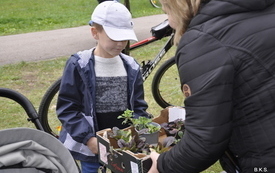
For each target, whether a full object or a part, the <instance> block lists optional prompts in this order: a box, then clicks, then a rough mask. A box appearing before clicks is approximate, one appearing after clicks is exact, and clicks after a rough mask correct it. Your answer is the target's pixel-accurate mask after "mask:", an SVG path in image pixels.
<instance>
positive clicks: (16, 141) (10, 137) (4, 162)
mask: <svg viewBox="0 0 275 173" xmlns="http://www.w3.org/2000/svg"><path fill="white" fill-rule="evenodd" d="M0 97H6V98H9V99H12V100H14V101H16V102H17V103H19V104H20V105H21V106H22V107H23V108H24V110H25V111H26V113H27V115H28V117H29V118H28V120H29V121H32V122H33V123H34V124H35V127H36V128H37V129H32V128H24V127H19V128H11V129H5V130H0V139H1V140H0V173H19V172H20V173H77V172H80V170H79V168H78V165H77V164H76V162H75V160H74V159H73V157H72V156H71V154H70V152H69V151H68V150H67V149H66V148H65V147H64V146H63V144H62V143H61V142H60V141H59V140H58V139H56V138H55V137H53V136H52V135H50V134H48V133H46V132H44V130H43V127H42V126H41V124H40V121H39V120H38V115H37V112H36V110H35V108H34V107H33V105H32V104H31V102H30V101H29V100H28V99H27V98H26V97H25V96H24V95H22V94H20V93H19V92H17V91H14V90H11V89H7V88H0Z"/></svg>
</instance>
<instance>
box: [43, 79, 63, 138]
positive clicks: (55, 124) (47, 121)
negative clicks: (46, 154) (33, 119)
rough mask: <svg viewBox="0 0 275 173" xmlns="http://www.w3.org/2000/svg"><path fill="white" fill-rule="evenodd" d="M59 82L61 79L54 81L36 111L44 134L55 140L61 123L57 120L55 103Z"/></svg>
mask: <svg viewBox="0 0 275 173" xmlns="http://www.w3.org/2000/svg"><path fill="white" fill-rule="evenodd" d="M60 82H61V78H59V79H58V80H56V81H55V82H54V83H53V84H52V85H51V86H50V88H49V89H48V90H47V91H46V93H45V94H44V96H43V98H42V100H41V103H40V106H39V110H38V116H39V120H40V122H41V125H42V127H43V128H44V130H45V132H47V133H49V134H51V135H53V136H55V137H56V138H58V137H59V135H58V134H59V131H60V129H61V122H60V121H59V120H58V118H57V114H56V103H57V96H58V91H59V87H60Z"/></svg>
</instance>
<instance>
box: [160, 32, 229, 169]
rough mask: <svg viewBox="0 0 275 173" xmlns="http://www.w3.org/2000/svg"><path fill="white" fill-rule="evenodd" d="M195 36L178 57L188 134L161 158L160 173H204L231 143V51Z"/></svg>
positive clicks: (187, 38) (210, 39)
mask: <svg viewBox="0 0 275 173" xmlns="http://www.w3.org/2000/svg"><path fill="white" fill-rule="evenodd" d="M194 32H195V31H194ZM192 35H193V36H194V37H195V36H197V37H196V38H192V39H190V38H189V37H188V36H189V35H186V39H185V40H187V41H188V40H189V39H190V40H192V41H188V43H181V44H180V45H179V48H178V51H177V54H176V62H177V65H178V69H179V75H180V79H181V85H182V86H184V87H185V88H184V92H185V93H186V94H187V95H188V94H189V96H188V97H187V98H186V99H185V102H184V103H185V108H186V124H185V128H186V130H185V134H184V136H183V138H182V139H181V141H180V142H179V143H178V144H177V145H175V146H174V147H173V148H172V149H171V150H170V151H168V152H166V153H163V154H161V155H160V156H159V159H158V170H159V172H161V173H166V172H174V173H182V172H188V173H193V172H201V171H203V170H205V169H207V168H208V167H209V166H211V165H212V164H214V163H215V162H216V161H217V160H218V159H219V158H220V157H221V155H222V154H223V153H224V151H225V150H226V148H227V146H228V143H229V138H230V133H231V128H232V127H231V126H232V122H231V121H232V120H231V114H232V110H231V108H232V98H231V96H232V93H233V77H234V67H233V63H232V62H231V57H230V54H229V50H228V48H226V47H225V46H223V45H221V44H220V43H219V42H218V41H216V40H215V39H214V38H212V37H211V36H208V35H200V34H198V33H193V34H192ZM199 35H200V37H199ZM182 41H183V40H182ZM182 44H184V46H183V45H182Z"/></svg>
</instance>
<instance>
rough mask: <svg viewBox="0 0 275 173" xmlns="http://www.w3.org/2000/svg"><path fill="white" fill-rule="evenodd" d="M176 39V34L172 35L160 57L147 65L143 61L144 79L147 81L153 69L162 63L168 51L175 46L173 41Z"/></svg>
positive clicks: (159, 54)
mask: <svg viewBox="0 0 275 173" xmlns="http://www.w3.org/2000/svg"><path fill="white" fill-rule="evenodd" d="M173 38H174V34H172V35H171V37H170V39H169V40H168V41H167V42H166V43H165V45H164V46H163V48H162V49H161V51H160V52H159V53H158V55H157V56H156V57H155V58H154V59H153V60H152V61H148V62H147V63H146V64H145V61H142V62H141V63H142V66H141V69H142V79H143V81H145V80H146V79H147V77H148V76H149V75H150V74H151V72H152V71H153V69H154V68H155V67H156V65H157V64H158V63H159V62H160V60H161V59H162V58H163V56H164V55H165V54H166V53H167V52H168V50H169V49H170V48H171V47H172V46H173V44H172V41H173Z"/></svg>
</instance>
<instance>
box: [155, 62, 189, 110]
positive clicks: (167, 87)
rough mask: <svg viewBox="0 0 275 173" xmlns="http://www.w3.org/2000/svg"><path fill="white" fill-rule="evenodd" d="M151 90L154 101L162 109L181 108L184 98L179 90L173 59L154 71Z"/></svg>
mask: <svg viewBox="0 0 275 173" xmlns="http://www.w3.org/2000/svg"><path fill="white" fill-rule="evenodd" d="M151 89H152V94H153V97H154V99H155V101H156V102H157V103H158V104H159V105H160V106H161V107H162V108H166V107H167V106H183V100H184V96H183V94H182V92H181V89H180V81H179V76H178V69H177V66H176V65H175V58H174V57H173V58H170V59H168V60H167V61H165V62H164V63H163V64H162V65H161V66H160V67H159V69H158V70H157V71H156V73H155V75H154V77H153V80H152V87H151Z"/></svg>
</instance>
